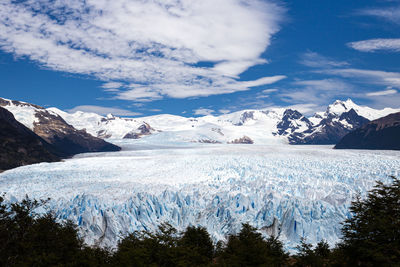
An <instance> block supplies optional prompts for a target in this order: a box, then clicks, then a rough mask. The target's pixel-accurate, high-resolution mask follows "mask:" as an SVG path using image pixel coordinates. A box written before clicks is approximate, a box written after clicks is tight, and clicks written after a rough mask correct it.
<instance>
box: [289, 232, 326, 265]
mask: <svg viewBox="0 0 400 267" xmlns="http://www.w3.org/2000/svg"><path fill="white" fill-rule="evenodd" d="M297 250H298V251H299V252H298V254H297V255H296V256H295V259H296V266H304V267H305V266H310V267H320V266H321V267H322V266H328V263H329V257H330V254H331V251H330V249H329V245H328V243H326V241H325V240H321V241H320V242H318V244H317V245H316V246H315V248H314V249H313V246H312V245H311V244H309V243H307V242H306V240H305V239H304V238H302V239H301V240H300V245H299V246H297Z"/></svg>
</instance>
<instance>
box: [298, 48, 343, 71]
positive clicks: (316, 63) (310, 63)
mask: <svg viewBox="0 0 400 267" xmlns="http://www.w3.org/2000/svg"><path fill="white" fill-rule="evenodd" d="M300 64H302V65H304V66H307V67H311V68H332V67H343V66H347V65H349V63H347V62H345V61H336V60H333V59H331V58H328V57H325V56H322V55H320V54H318V53H316V52H307V53H304V54H302V55H301V57H300Z"/></svg>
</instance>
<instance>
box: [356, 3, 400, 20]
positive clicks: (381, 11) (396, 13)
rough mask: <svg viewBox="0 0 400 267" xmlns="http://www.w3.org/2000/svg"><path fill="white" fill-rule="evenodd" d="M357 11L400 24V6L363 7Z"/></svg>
mask: <svg viewBox="0 0 400 267" xmlns="http://www.w3.org/2000/svg"><path fill="white" fill-rule="evenodd" d="M359 13H360V14H361V15H367V16H374V17H378V18H381V19H384V20H387V21H390V22H393V23H396V24H400V6H390V7H386V8H370V9H364V10H361V11H360V12H359Z"/></svg>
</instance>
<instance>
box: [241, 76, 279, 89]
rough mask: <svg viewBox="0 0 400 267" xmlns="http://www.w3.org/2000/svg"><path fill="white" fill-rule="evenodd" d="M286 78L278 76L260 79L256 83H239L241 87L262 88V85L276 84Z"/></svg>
mask: <svg viewBox="0 0 400 267" xmlns="http://www.w3.org/2000/svg"><path fill="white" fill-rule="evenodd" d="M285 78H286V76H284V75H277V76H272V77H264V78H260V79H258V80H254V81H245V82H239V85H241V86H243V87H245V88H249V87H257V86H261V85H267V84H272V83H276V82H278V81H280V80H283V79H285Z"/></svg>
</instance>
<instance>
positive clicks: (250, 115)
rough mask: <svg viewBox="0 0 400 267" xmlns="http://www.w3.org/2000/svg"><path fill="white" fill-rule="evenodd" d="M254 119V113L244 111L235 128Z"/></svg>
mask: <svg viewBox="0 0 400 267" xmlns="http://www.w3.org/2000/svg"><path fill="white" fill-rule="evenodd" d="M252 119H254V111H246V112H243V114H242V115H241V116H240V121H239V123H237V124H235V125H236V126H242V125H243V124H244V123H245V122H246V121H248V120H252Z"/></svg>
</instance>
